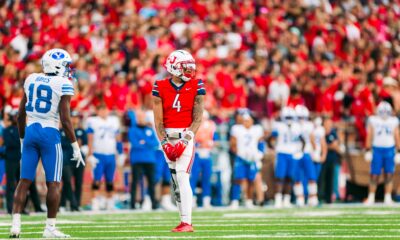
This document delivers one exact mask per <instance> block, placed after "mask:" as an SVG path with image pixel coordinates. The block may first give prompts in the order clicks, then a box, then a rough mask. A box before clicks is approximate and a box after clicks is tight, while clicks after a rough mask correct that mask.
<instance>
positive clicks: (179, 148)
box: [174, 131, 194, 158]
mask: <svg viewBox="0 0 400 240" xmlns="http://www.w3.org/2000/svg"><path fill="white" fill-rule="evenodd" d="M193 138H194V133H193V132H192V131H185V132H183V136H182V138H181V139H180V140H179V141H178V142H177V143H176V144H175V146H174V153H175V156H176V158H179V157H180V156H182V154H183V152H184V151H185V149H186V147H187V145H188V144H189V141H190V140H192V139H193Z"/></svg>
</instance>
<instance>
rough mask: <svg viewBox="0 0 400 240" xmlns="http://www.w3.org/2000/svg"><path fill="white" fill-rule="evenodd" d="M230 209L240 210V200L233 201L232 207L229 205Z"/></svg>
mask: <svg viewBox="0 0 400 240" xmlns="http://www.w3.org/2000/svg"><path fill="white" fill-rule="evenodd" d="M229 208H230V209H232V210H236V209H239V201H238V200H232V202H231V205H229Z"/></svg>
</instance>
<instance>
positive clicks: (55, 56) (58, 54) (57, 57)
mask: <svg viewBox="0 0 400 240" xmlns="http://www.w3.org/2000/svg"><path fill="white" fill-rule="evenodd" d="M51 57H52V58H53V59H55V60H61V59H63V58H64V57H65V55H64V53H62V52H55V53H53V54H51Z"/></svg>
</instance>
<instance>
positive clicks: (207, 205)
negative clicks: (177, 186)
mask: <svg viewBox="0 0 400 240" xmlns="http://www.w3.org/2000/svg"><path fill="white" fill-rule="evenodd" d="M203 208H204V209H212V205H211V197H208V196H207V197H204V198H203Z"/></svg>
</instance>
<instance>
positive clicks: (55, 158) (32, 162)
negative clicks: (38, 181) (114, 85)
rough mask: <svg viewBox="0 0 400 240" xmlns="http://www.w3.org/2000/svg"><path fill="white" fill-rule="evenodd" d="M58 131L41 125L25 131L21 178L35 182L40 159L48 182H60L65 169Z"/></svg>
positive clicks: (32, 125)
mask: <svg viewBox="0 0 400 240" xmlns="http://www.w3.org/2000/svg"><path fill="white" fill-rule="evenodd" d="M60 138H61V137H60V132H59V131H58V129H55V128H51V127H45V128H43V127H42V125H40V124H39V123H34V124H31V125H29V126H28V127H27V128H26V130H25V138H24V142H23V149H22V161H21V178H23V179H28V180H31V181H33V180H34V179H35V175H36V168H37V165H38V163H39V159H41V160H42V164H43V168H44V172H45V174H46V181H47V182H60V181H61V176H62V167H63V153H62V148H61V141H60Z"/></svg>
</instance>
